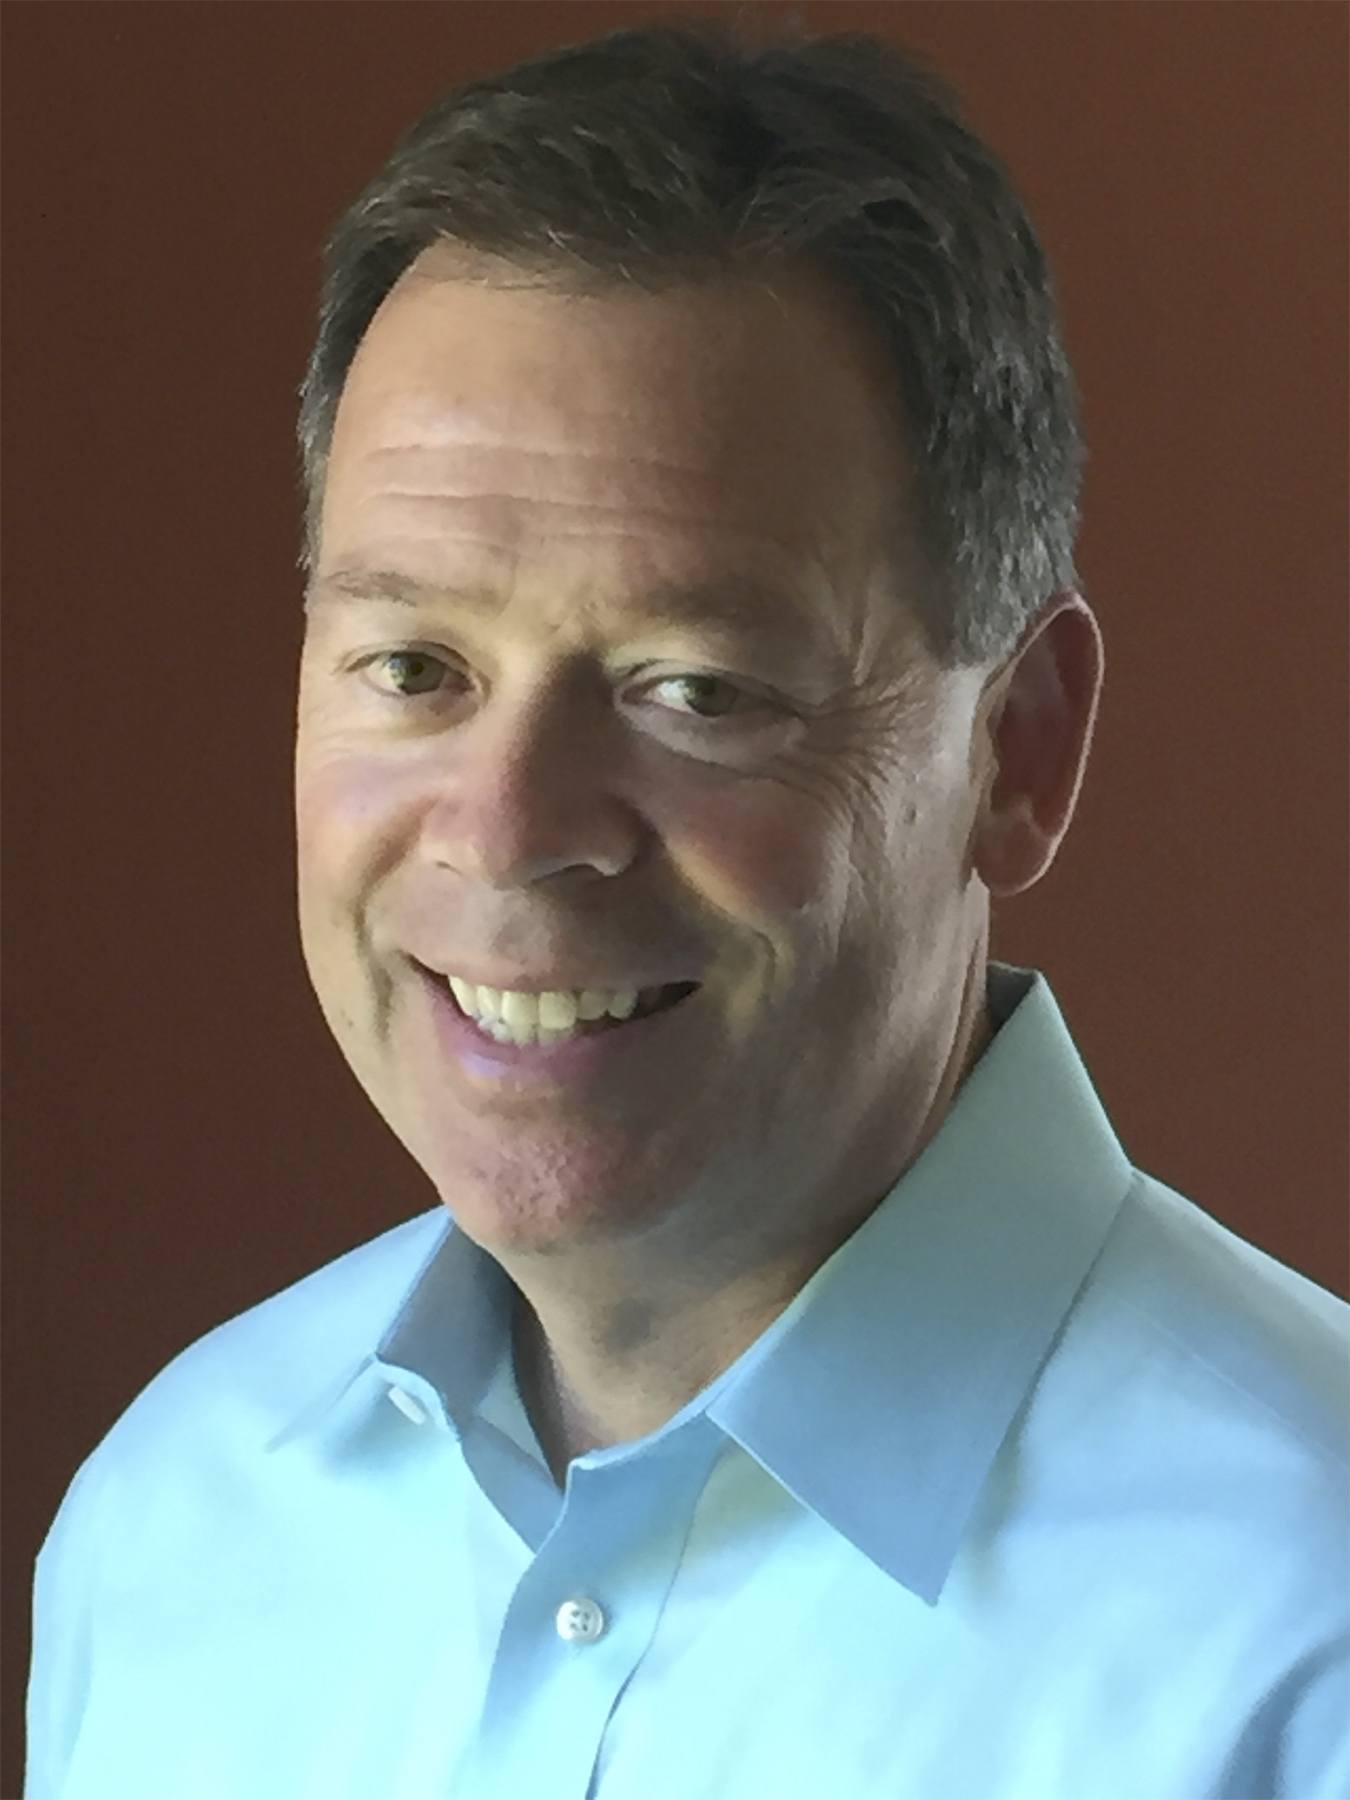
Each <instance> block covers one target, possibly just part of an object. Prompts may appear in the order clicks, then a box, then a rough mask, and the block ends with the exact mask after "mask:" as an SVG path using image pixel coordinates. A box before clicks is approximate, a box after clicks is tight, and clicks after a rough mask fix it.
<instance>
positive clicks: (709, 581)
mask: <svg viewBox="0 0 1350 1800" xmlns="http://www.w3.org/2000/svg"><path fill="white" fill-rule="evenodd" d="M334 604H336V605H338V606H361V605H380V604H391V605H394V606H407V607H429V606H436V605H441V606H445V605H450V606H455V607H463V608H465V609H466V610H468V611H470V612H474V613H478V614H480V615H481V616H482V617H483V618H485V619H491V618H494V617H496V615H497V614H499V613H500V612H501V610H502V606H503V604H504V602H503V598H502V596H501V594H500V593H498V592H496V591H494V590H493V589H492V588H490V587H488V586H470V587H457V586H455V585H454V584H453V583H447V582H428V581H422V580H419V579H418V578H417V577H416V576H413V575H406V574H401V573H399V572H398V571H396V570H393V569H380V568H366V567H364V566H359V567H358V566H352V567H339V568H337V569H334V570H332V571H331V572H330V573H328V574H325V575H322V576H318V577H316V578H315V579H314V580H313V581H311V582H310V584H309V586H308V587H307V589H306V591H305V612H306V615H310V616H312V615H313V614H314V613H316V612H320V611H324V610H326V609H327V608H328V607H329V606H330V605H334ZM792 623H795V624H796V625H797V626H798V627H799V628H801V630H802V631H803V633H804V637H803V641H802V643H801V646H800V653H801V657H802V659H803V660H804V661H805V662H807V663H809V662H811V661H812V659H814V660H815V662H816V666H817V668H818V669H819V668H826V669H828V671H829V673H830V675H831V677H832V678H838V679H843V678H845V677H846V676H847V672H848V666H849V665H848V662H847V659H846V658H845V657H844V655H843V653H842V649H841V647H840V646H838V645H836V644H834V643H832V642H831V641H830V639H829V638H828V637H827V636H826V634H825V633H824V632H823V631H822V629H821V623H822V621H821V618H820V614H819V613H818V612H817V611H816V610H814V609H813V608H811V606H810V604H809V602H807V601H806V600H805V599H804V598H803V597H800V596H797V595H793V594H790V593H787V592H785V591H784V590H782V589H780V588H778V587H776V586H773V585H770V584H767V583H765V582H764V581H763V580H762V579H761V578H759V577H758V576H754V575H748V574H746V573H744V572H743V571H742V572H739V573H733V574H728V575H723V576H712V577H704V578H700V579H698V580H694V581H669V582H657V583H656V584H655V585H654V586H652V587H649V588H647V589H646V590H644V593H643V599H642V605H641V607H640V609H639V611H638V612H637V613H636V614H635V616H634V617H633V619H632V627H633V629H634V631H645V630H651V629H653V628H659V627H661V626H667V627H669V626H677V627H684V628H686V629H689V628H693V629H697V630H700V631H703V632H705V633H708V634H710V635H711V636H712V637H713V638H714V639H720V640H723V641H726V642H736V643H741V644H752V643H753V644H756V645H759V646H763V647H765V648H768V647H771V646H773V645H774V643H775V642H777V643H778V644H780V645H781V644H782V642H783V636H784V634H783V626H784V625H785V624H792Z"/></svg>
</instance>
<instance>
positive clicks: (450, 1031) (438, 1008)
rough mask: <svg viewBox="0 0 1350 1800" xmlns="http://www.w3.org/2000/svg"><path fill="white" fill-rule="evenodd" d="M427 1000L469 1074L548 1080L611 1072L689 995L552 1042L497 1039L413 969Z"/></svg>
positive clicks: (649, 1040)
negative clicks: (657, 1008)
mask: <svg viewBox="0 0 1350 1800" xmlns="http://www.w3.org/2000/svg"><path fill="white" fill-rule="evenodd" d="M418 972H419V974H420V976H421V979H422V983H423V985H424V986H425V988H426V989H427V992H428V994H429V996H430V999H431V1016H432V1023H433V1025H434V1027H435V1030H436V1036H437V1038H438V1040H439V1041H440V1044H441V1046H442V1048H443V1049H445V1050H447V1051H448V1052H449V1053H450V1055H451V1056H453V1057H454V1059H455V1061H456V1062H457V1063H459V1064H460V1066H461V1067H462V1068H463V1069H465V1070H466V1071H467V1072H468V1073H469V1074H471V1075H476V1076H480V1077H484V1078H486V1079H489V1080H502V1079H503V1078H508V1077H515V1078H516V1079H524V1080H527V1081H528V1080H532V1079H533V1080H544V1081H546V1082H550V1083H555V1084H556V1083H559V1082H564V1081H579V1080H584V1079H585V1078H586V1077H587V1076H588V1075H589V1074H591V1072H592V1071H611V1070H613V1069H614V1068H616V1067H618V1066H621V1065H622V1064H623V1062H624V1060H625V1059H626V1058H627V1057H629V1056H631V1055H632V1054H633V1052H634V1051H635V1050H637V1049H640V1048H642V1047H644V1046H646V1047H650V1046H652V1044H653V1043H654V1041H655V1040H657V1039H658V1038H660V1037H661V1036H662V1035H663V1032H662V1028H663V1027H665V1028H667V1029H668V1028H669V1026H670V1024H671V1022H672V1021H673V1020H675V1019H676V1018H678V1017H679V1016H680V1015H681V1014H683V1013H685V1012H686V1011H687V1010H688V1008H689V1005H690V1003H691V1001H692V1000H693V999H694V998H695V995H694V994H686V995H685V997H684V999H683V1000H680V1001H678V1002H677V1003H676V1004H675V1005H674V1006H667V1007H665V1008H663V1009H662V1010H661V1011H660V1012H654V1013H644V1015H643V1016H642V1018H640V1019H628V1020H625V1021H624V1023H623V1024H621V1025H615V1026H611V1027H609V1028H608V1029H607V1030H604V1031H588V1032H582V1033H581V1034H580V1035H579V1036H577V1037H574V1038H570V1039H568V1040H566V1041H564V1042H562V1043H557V1044H499V1043H498V1042H497V1040H496V1039H495V1038H491V1037H489V1036H488V1035H487V1033H486V1032H484V1031H480V1030H479V1029H478V1027H477V1026H476V1025H475V1024H474V1023H473V1021H472V1020H471V1019H468V1018H466V1017H465V1015H464V1014H463V1013H462V1012H461V1011H460V1010H459V1007H458V1006H457V1005H456V1004H455V1001H454V997H453V996H452V995H451V993H450V992H449V990H448V989H447V988H446V987H445V986H444V985H443V984H442V983H441V982H440V981H439V980H437V978H436V977H435V976H433V975H428V974H427V973H426V971H425V970H419V971H418Z"/></svg>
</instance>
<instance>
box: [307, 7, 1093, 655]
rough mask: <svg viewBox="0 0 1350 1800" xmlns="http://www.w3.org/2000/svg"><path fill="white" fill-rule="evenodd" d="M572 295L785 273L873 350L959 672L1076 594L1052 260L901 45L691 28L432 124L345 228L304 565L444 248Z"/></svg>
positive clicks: (1067, 406) (625, 38) (1066, 385)
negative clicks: (866, 324)
mask: <svg viewBox="0 0 1350 1800" xmlns="http://www.w3.org/2000/svg"><path fill="white" fill-rule="evenodd" d="M442 242H443V243H447V244H450V245H453V246H457V247H459V248H460V249H462V250H464V251H466V252H468V253H470V255H477V256H482V257H487V258H489V259H496V260H498V261H499V262H500V261H504V262H505V263H507V264H509V265H510V266H511V267H512V268H513V269H514V270H518V271H521V272H523V273H525V274H527V275H529V276H532V277H533V278H535V279H537V280H538V281H540V282H543V283H546V284H551V285H556V286H558V287H560V288H562V289H572V290H591V291H595V290H603V289H604V288H605V287H613V286H617V285H619V284H621V283H625V284H633V285H636V286H639V287H642V288H646V289H649V290H651V291H656V290H659V289H661V288H665V287H670V286H673V285H676V284H678V283H681V282H695V281H701V280H706V279H709V278H712V277H715V276H716V275H717V274H719V273H726V272H730V271H733V270H737V269H740V268H743V267H745V266H747V265H764V264H766V263H772V262H773V261H774V260H776V259H779V258H784V257H791V256H794V255H797V256H805V257H807V258H808V259H809V260H810V261H811V262H812V263H813V264H814V265H815V266H816V267H818V268H819V269H821V270H822V271H823V272H824V273H826V274H827V275H828V276H831V277H832V278H833V279H834V280H835V281H836V282H837V283H838V284H840V286H842V287H843V288H846V289H847V290H849V291H850V292H851V293H852V294H854V295H855V296H856V298H857V299H858V300H860V301H861V302H862V304H863V307H864V309H865V311H866V312H867V313H868V314H870V316H871V318H872V319H873V320H874V321H875V322H876V323H877V325H878V326H879V327H880V328H881V332H882V334H883V337H884V341H885V343H886V346H887V347H888V349H889V352H890V355H891V358H892V361H893V364H894V367H895V370H896V377H897V393H896V395H895V396H894V398H895V399H896V400H897V401H898V402H899V406H898V416H899V417H901V418H902V419H903V421H904V422H905V425H906V427H907V436H908V440H909V442H908V448H909V450H910V453H911V455H912V457H913V459H914V462H915V466H916V471H917V479H918V501H919V506H920V512H921V519H920V524H921V529H922V532H923V538H924V544H925V547H926V549H927V551H928V553H929V560H930V562H931V563H932V566H933V567H934V568H935V569H936V570H937V571H938V580H937V581H936V583H935V587H936V589H937V591H936V592H934V593H932V594H928V595H924V596H922V597H921V600H920V605H921V610H922V613H923V622H924V625H925V627H926V629H927V632H928V635H929V639H930V641H931V643H932V645H933V648H934V649H935V651H936V652H937V653H938V654H939V655H940V656H941V657H942V659H943V660H944V661H945V662H947V663H948V664H968V665H978V664H982V663H985V662H988V661H995V660H1000V659H1001V658H1002V657H1003V656H1005V655H1006V654H1007V653H1008V651H1010V650H1011V649H1012V648H1013V646H1014V645H1015V644H1016V642H1017V640H1018V639H1019V637H1020V636H1021V633H1022V631H1023V629H1024V627H1025V626H1026V624H1027V623H1028V621H1029V620H1030V619H1031V618H1032V617H1033V616H1034V615H1035V613H1036V612H1037V611H1038V610H1039V608H1040V606H1041V604H1042V603H1043V602H1044V601H1045V600H1046V599H1047V598H1048V597H1049V596H1050V595H1051V594H1052V593H1055V592H1057V591H1059V590H1061V589H1064V588H1068V587H1073V586H1076V585H1077V576H1076V573H1075V570H1074V566H1073V546H1074V538H1075V535H1076V532H1077V524H1078V491H1079V482H1080V475H1081V466H1082V446H1081V439H1080V435H1079V426H1078V405H1077V396H1076V392H1075V387H1074V381H1073V375H1072V372H1071V370H1070V368H1069V363H1068V359H1067V357H1066V355H1065V352H1064V348H1063V344H1062V341H1061V335H1060V328H1059V323H1058V315H1057V307H1056V302H1055V296H1054V289H1053V283H1052V280H1051V276H1050V271H1049V268H1048V265H1047V262H1046V257H1045V253H1044V251H1043V249H1042V247H1041V244H1040V241H1039V239H1038V238H1037V236H1036V233H1035V231H1034V229H1033V227H1032V224H1031V221H1030V219H1029V218H1028V216H1027V213H1026V210H1025V208H1024V207H1023V205H1022V203H1021V201H1020V200H1019V199H1018V197H1017V195H1016V193H1015V192H1014V190H1013V187H1012V184H1011V181H1010V179H1009V177H1008V175H1007V173H1006V171H1005V169H1004V168H1003V165H1002V164H1001V163H1000V162H999V160H998V159H997V157H995V156H994V155H993V153H992V152H991V151H989V150H988V149H987V148H986V147H985V146H984V145H983V144H982V143H981V142H980V141H979V139H978V138H976V137H975V136H974V135H973V133H972V132H971V131H970V130H969V128H968V127H967V126H966V124H965V123H964V121H963V119H962V117H961V114H960V110H959V106H958V102H957V101H956V99H955V97H954V96H953V94H952V93H951V91H950V90H949V89H948V88H947V87H946V85H945V84H944V83H943V82H942V81H941V80H940V78H939V77H937V76H936V75H935V74H934V73H933V72H932V71H931V70H930V69H928V68H927V67H926V66H925V65H924V64H923V63H921V62H919V61H918V60H917V59H916V58H914V57H913V56H912V55H910V54H909V53H908V52H907V51H904V50H902V49H900V48H898V47H897V46H895V45H893V44H889V43H886V42H883V41H881V40H879V39H875V38H871V37H867V36H863V35H860V34H854V33H846V34H841V35H834V36H826V37H807V36H804V35H802V34H801V33H800V32H799V31H797V30H796V29H793V28H788V29H787V30H786V31H785V32H781V33H779V34H778V35H776V36H774V37H772V38H771V39H769V40H766V41H760V42H753V41H750V40H748V39H747V38H746V37H744V36H743V35H742V34H740V33H739V32H738V31H737V30H736V29H735V28H734V27H731V26H728V25H723V24H715V23H712V24H709V23H702V22H692V21H688V22H687V21H679V22H673V23H660V24H653V25H651V26H646V27H641V28H638V29H634V30H625V31H617V32H614V33H611V34H610V35H608V36H605V37H601V38H597V39H595V40H594V41H592V42H589V43H583V44H578V45H574V46H570V47H568V48H565V49H559V50H553V51H549V52H547V53H545V54H543V55H540V56H535V57H531V58H530V59H529V60H527V61H525V62H523V63H519V64H517V66H516V67H515V68H512V69H509V70H507V71H506V72H505V73H503V74H499V75H494V76H491V77H488V78H486V79H484V80H480V81H474V82H470V83H468V84H466V85H464V86H461V87H459V88H457V89H454V90H453V91H452V92H450V93H449V94H448V95H446V96H445V97H444V98H443V99H441V100H439V101H438V102H436V104H435V105H433V106H432V107H431V108H430V109H429V110H428V111H427V112H426V113H425V114H424V115H423V116H422V118H421V119H419V120H418V122H417V123H416V124H415V125H414V126H413V127H412V128H411V129H410V130H409V131H408V132H407V133H406V135H405V136H404V137H403V138H402V139H401V140H400V142H399V143H398V145H397V146H396V148H395V149H394V151H393V154H392V155H391V156H390V158H389V161H388V162H387V163H386V164H385V166H384V168H383V169H381V171H380V173H379V174H378V175H377V176H376V177H375V179H374V180H373V181H372V182H371V183H370V185H369V186H368V187H367V188H366V189H365V191H364V192H363V193H362V194H361V195H360V196H359V197H358V198H357V200H356V201H355V202H354V203H353V204H352V206H351V207H350V208H349V209H348V210H347V212H346V213H345V214H344V215H343V216H342V218H341V219H340V220H339V222H338V224H337V226H336V228H335V230H334V232H333V234H332V237H331V239H330V241H329V243H328V246H327V249H326V254H325V265H324V282H323V292H322V300H321V306H320V317H319V329H318V336H317V340H316V342H315V345H314V349H313V353H312V355H311V356H310V359H309V365H308V369H307V371H306V374H305V379H304V383H303V386H302V388H301V407H300V420H299V437H300V448H301V455H302V460H303V469H304V481H305V486H306V492H307V504H308V530H307V545H308V549H307V553H306V554H307V557H312V554H313V550H314V543H315V535H316V531H317V520H318V512H319V506H320V503H321V496H322V487H323V481H324V476H325V471H326V464H327V456H328V449H329V445H330V443H331V439H332V432H333V422H334V418H335V416H336V413H337V407H338V401H339V399H340V396H341V391H342V385H343V382H344V381H345V379H346V376H347V372H348V370H349V368H350V366H351V362H352V359H353V357H354V356H355V354H356V350H357V347H358V345H359V344H360V341H361V338H362V336H363V335H364V333H365V331H366V328H367V327H368V326H369V324H370V322H371V320H372V318H373V317H374V315H375V313H376V311H377V309H378V307H379V306H380V303H381V302H382V301H383V299H384V298H385V296H386V295H387V294H388V293H389V291H390V289H391V288H392V287H393V286H394V284H395V282H396V281H397V280H398V279H399V277H400V276H401V275H402V274H403V272H404V271H405V270H406V269H407V268H408V267H409V266H410V264H411V263H412V262H414V261H415V260H416V258H417V257H418V256H419V255H420V254H421V253H422V252H423V251H424V250H426V249H428V248H429V247H430V246H431V245H432V244H435V243H442Z"/></svg>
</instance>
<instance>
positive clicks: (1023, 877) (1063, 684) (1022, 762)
mask: <svg viewBox="0 0 1350 1800" xmlns="http://www.w3.org/2000/svg"><path fill="white" fill-rule="evenodd" d="M1103 665H1104V658H1103V649H1102V637H1101V631H1100V629H1099V627H1098V625H1097V621H1096V619H1095V617H1094V616H1093V613H1092V611H1091V609H1090V608H1089V606H1088V604H1087V602H1086V601H1085V600H1084V599H1083V598H1082V596H1081V595H1079V594H1076V593H1063V594H1056V595H1055V596H1053V598H1052V599H1051V600H1049V601H1047V603H1046V605H1045V606H1044V607H1043V608H1042V609H1041V612H1040V613H1039V614H1038V615H1037V617H1036V618H1035V619H1034V620H1033V621H1032V622H1031V624H1030V625H1029V626H1028V628H1027V631H1026V632H1025V633H1024V634H1023V638H1022V642H1021V644H1020V645H1019V647H1018V649H1017V650H1016V652H1015V653H1014V655H1013V657H1012V658H1011V659H1010V661H1009V663H1008V665H1007V666H1006V667H1005V668H1004V669H1002V670H1001V671H1000V672H999V675H998V677H997V689H996V690H995V691H996V693H997V697H996V698H994V699H993V702H992V705H991V706H990V708H989V710H988V713H987V718H988V725H987V727H986V729H987V730H988V731H989V734H990V746H991V751H992V772H991V774H990V777H989V779H988V780H987V783H986V786H985V789H984V792H983V794H982V796H981V800H980V811H979V816H978V818H977V820H976V825H975V834H974V840H973V843H972V854H971V867H972V869H973V871H974V873H975V874H976V875H978V876H979V878H980V880H981V881H982V882H983V883H984V885H985V887H986V888H988V890H989V892H990V893H991V894H993V895H994V896H996V897H999V896H1003V897H1006V896H1009V895H1012V894H1020V893H1022V892H1023V891H1024V890H1025V889H1027V888H1029V887H1031V886H1033V885H1034V884H1035V883H1036V882H1037V881H1039V880H1040V878H1041V876H1042V875H1044V873H1045V871H1046V870H1047V869H1048V868H1049V867H1050V864H1051V863H1052V862H1053V861H1054V859H1055V854H1056V852H1057V851H1058V849H1059V846H1060V844H1061V842H1062V841H1063V839H1064V835H1065V833H1066V832H1067V831H1068V828H1069V822H1070V820H1071V819H1072V817H1073V811H1074V806H1075V804H1076V802H1077V799H1078V792H1079V789H1080V787H1081V784H1082V777H1083V770H1084V768H1085V766H1086V763H1087V756H1088V750H1089V747H1090V744H1091V739H1092V728H1093V725H1094V723H1095V720H1096V714H1097V702H1098V697H1099V695H1100V692H1101V684H1102V674H1103Z"/></svg>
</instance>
